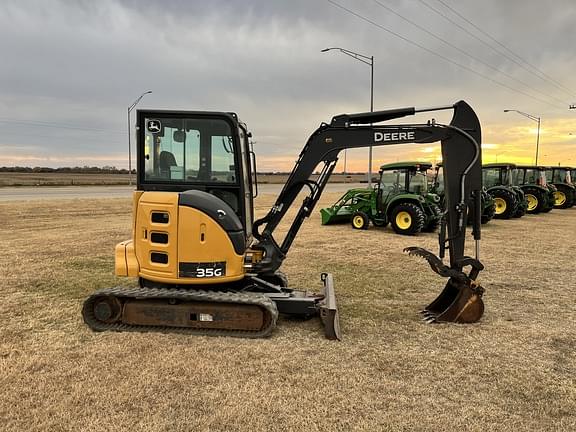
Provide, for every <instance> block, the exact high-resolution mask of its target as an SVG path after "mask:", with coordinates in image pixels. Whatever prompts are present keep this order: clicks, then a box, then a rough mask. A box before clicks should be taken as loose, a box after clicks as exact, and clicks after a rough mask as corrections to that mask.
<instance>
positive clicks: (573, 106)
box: [568, 104, 576, 109]
mask: <svg viewBox="0 0 576 432" xmlns="http://www.w3.org/2000/svg"><path fill="white" fill-rule="evenodd" d="M568 109H576V104H572V105H570V106H569V107H568Z"/></svg>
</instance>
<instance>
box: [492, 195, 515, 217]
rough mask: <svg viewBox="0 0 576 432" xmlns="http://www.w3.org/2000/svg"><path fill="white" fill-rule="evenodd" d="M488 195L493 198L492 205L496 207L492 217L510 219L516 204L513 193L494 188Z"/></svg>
mask: <svg viewBox="0 0 576 432" xmlns="http://www.w3.org/2000/svg"><path fill="white" fill-rule="evenodd" d="M490 195H492V197H493V198H494V206H495V207H496V209H495V214H494V218H495V219H510V218H511V217H512V215H513V214H514V211H515V210H516V206H517V200H516V196H515V195H514V193H513V192H510V191H508V190H505V189H496V190H494V191H490Z"/></svg>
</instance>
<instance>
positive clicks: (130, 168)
mask: <svg viewBox="0 0 576 432" xmlns="http://www.w3.org/2000/svg"><path fill="white" fill-rule="evenodd" d="M148 93H152V90H148V91H146V92H144V93H142V94H141V95H140V96H139V97H138V99H136V100H135V101H134V102H132V104H131V105H130V106H129V107H128V184H129V185H130V186H132V146H131V145H130V137H131V135H132V122H131V121H130V113H131V112H132V110H133V109H134V108H135V107H136V105H138V102H140V101H141V100H142V98H143V97H144V96H146V95H147V94H148Z"/></svg>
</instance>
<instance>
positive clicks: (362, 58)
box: [320, 47, 374, 187]
mask: <svg viewBox="0 0 576 432" xmlns="http://www.w3.org/2000/svg"><path fill="white" fill-rule="evenodd" d="M331 50H337V51H340V52H341V53H342V54H346V55H347V56H350V57H352V58H353V59H355V60H358V61H360V62H362V63H364V64H367V65H368V66H370V112H374V56H370V57H368V56H365V55H362V54H358V53H357V52H354V51H350V50H347V49H345V48H338V47H335V48H324V49H323V50H321V51H320V52H327V51H331ZM344 161H346V150H344ZM344 174H346V163H344ZM371 186H372V146H370V147H368V187H371Z"/></svg>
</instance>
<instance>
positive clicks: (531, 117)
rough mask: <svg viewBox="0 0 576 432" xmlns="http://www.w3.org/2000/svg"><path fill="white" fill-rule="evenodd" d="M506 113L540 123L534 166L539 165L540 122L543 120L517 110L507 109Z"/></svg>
mask: <svg viewBox="0 0 576 432" xmlns="http://www.w3.org/2000/svg"><path fill="white" fill-rule="evenodd" d="M504 112H516V113H518V114H520V115H523V116H524V117H527V118H529V119H530V120H533V121H535V122H537V123H538V132H537V133H536V160H535V162H534V165H538V146H539V145H540V120H541V118H540V117H536V116H533V115H531V114H527V113H525V112H522V111H518V110H515V109H505V110H504Z"/></svg>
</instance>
